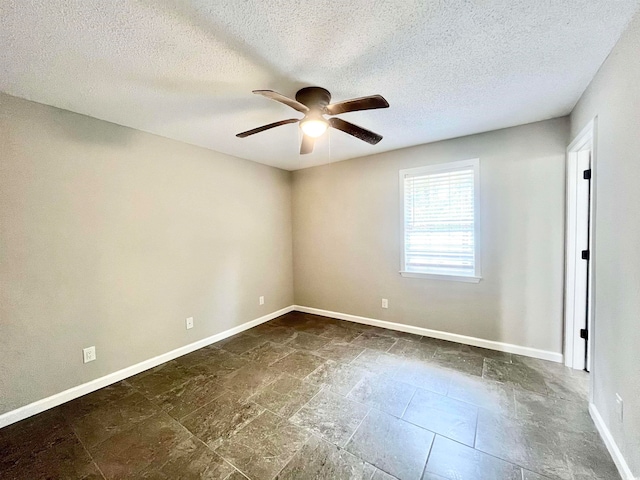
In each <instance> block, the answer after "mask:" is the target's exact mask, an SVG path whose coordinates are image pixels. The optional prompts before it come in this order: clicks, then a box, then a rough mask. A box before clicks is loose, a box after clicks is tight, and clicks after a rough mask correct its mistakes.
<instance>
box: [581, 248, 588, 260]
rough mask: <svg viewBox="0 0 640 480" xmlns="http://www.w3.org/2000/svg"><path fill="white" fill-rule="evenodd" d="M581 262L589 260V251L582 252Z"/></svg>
mask: <svg viewBox="0 0 640 480" xmlns="http://www.w3.org/2000/svg"><path fill="white" fill-rule="evenodd" d="M582 260H589V250H582Z"/></svg>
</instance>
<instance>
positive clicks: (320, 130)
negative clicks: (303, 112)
mask: <svg viewBox="0 0 640 480" xmlns="http://www.w3.org/2000/svg"><path fill="white" fill-rule="evenodd" d="M328 127H329V124H328V123H327V121H326V120H325V119H324V118H322V117H316V118H309V119H307V118H305V119H304V120H302V121H301V122H300V128H301V129H302V131H303V132H304V134H305V135H307V136H309V137H312V138H318V137H321V136H322V135H323V134H324V132H326V131H327V128H328Z"/></svg>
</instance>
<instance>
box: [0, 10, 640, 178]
mask: <svg viewBox="0 0 640 480" xmlns="http://www.w3.org/2000/svg"><path fill="white" fill-rule="evenodd" d="M639 3H640V0H392V1H380V0H378V1H373V0H350V1H335V0H334V1H332V0H315V1H305V0H225V1H216V0H138V1H135V0H112V1H108V2H105V1H100V0H93V1H92V0H30V1H28V2H27V1H24V0H0V12H1V16H2V28H1V29H0V90H1V91H4V92H6V93H9V94H11V95H15V96H18V97H23V98H26V99H29V100H33V101H36V102H40V103H44V104H48V105H53V106H56V107H60V108H63V109H67V110H71V111H74V112H78V113H83V114H86V115H90V116H93V117H96V118H100V119H103V120H107V121H110V122H114V123H117V124H120V125H126V126H129V127H133V128H136V129H139V130H143V131H147V132H152V133H155V134H157V135H161V136H164V137H169V138H173V139H176V140H180V141H183V142H187V143H191V144H195V145H200V146H203V147H206V148H210V149H212V150H216V151H219V152H224V153H227V154H231V155H235V156H237V157H241V158H246V159H250V160H254V161H256V162H260V163H265V164H268V165H273V166H277V167H280V168H284V169H288V170H295V169H298V168H304V167H308V166H311V165H318V164H323V163H329V162H334V161H339V160H344V159H347V158H353V157H358V156H362V155H369V154H372V153H378V152H383V151H388V150H394V149H397V148H402V147H407V146H411V145H417V144H422V143H428V142H432V141H435V140H441V139H445V138H453V137H458V136H462V135H468V134H473V133H478V132H483V131H489V130H494V129H498V128H504V127H509V126H513V125H520V124H524V123H529V122H534V121H538V120H543V119H548V118H553V117H558V116H562V115H565V114H568V113H569V112H570V111H571V110H572V108H573V106H574V105H575V103H576V102H577V100H578V99H579V97H580V95H581V94H582V92H583V91H584V90H585V88H586V87H587V85H588V84H589V82H590V80H591V79H592V78H593V76H594V74H595V73H596V71H597V69H598V68H599V66H600V65H601V64H602V62H603V61H604V59H605V58H606V56H607V55H608V54H609V52H610V51H611V49H612V47H613V45H614V44H615V42H616V41H617V39H618V37H619V36H620V34H621V33H622V31H623V30H624V27H625V26H626V24H627V23H628V21H629V20H630V19H631V17H632V15H633V13H634V12H635V11H636V10H637V8H638V6H639ZM308 85H319V86H322V87H325V88H327V89H328V90H330V91H331V93H332V95H333V99H334V101H338V100H344V99H347V98H352V97H359V96H365V95H371V94H381V95H383V96H384V97H385V98H386V99H387V100H388V101H389V103H390V104H391V107H390V108H389V109H385V110H374V111H365V112H354V113H347V114H343V115H342V118H344V119H346V120H349V121H352V122H354V123H356V124H359V125H361V126H363V127H365V128H369V129H371V130H374V131H376V132H378V133H380V134H382V135H383V136H384V139H383V140H382V141H381V142H380V143H379V144H378V145H376V146H371V145H369V144H367V143H364V142H362V141H359V140H357V139H355V138H353V137H350V136H348V135H346V134H344V133H342V132H340V131H337V130H332V131H331V132H330V134H329V135H325V136H324V137H322V139H321V140H319V141H318V142H317V143H316V149H315V151H314V153H313V154H311V155H304V156H301V155H299V153H298V151H299V142H300V132H299V128H298V126H297V124H290V125H286V126H283V127H279V128H276V129H273V130H269V131H268V132H263V133H260V134H257V135H254V136H252V137H249V138H245V139H239V138H236V137H235V134H236V133H238V132H241V131H244V130H248V129H250V128H253V127H256V126H259V125H262V124H265V123H271V122H274V121H277V120H281V119H285V118H292V117H297V116H301V115H300V114H298V113H297V112H295V111H294V110H292V109H290V108H288V107H286V106H284V105H281V104H278V103H276V102H274V101H270V100H268V99H266V98H263V97H259V96H256V95H252V94H251V90H254V89H273V90H276V91H278V92H280V93H283V94H285V95H289V96H294V95H295V92H296V90H298V89H299V88H301V87H303V86H308Z"/></svg>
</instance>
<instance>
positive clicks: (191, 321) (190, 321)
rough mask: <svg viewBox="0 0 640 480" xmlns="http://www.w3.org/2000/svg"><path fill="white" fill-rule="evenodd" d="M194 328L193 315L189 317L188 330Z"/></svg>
mask: <svg viewBox="0 0 640 480" xmlns="http://www.w3.org/2000/svg"><path fill="white" fill-rule="evenodd" d="M190 328H193V317H189V318H187V330H189V329H190Z"/></svg>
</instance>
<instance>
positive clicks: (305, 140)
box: [300, 135, 316, 155]
mask: <svg viewBox="0 0 640 480" xmlns="http://www.w3.org/2000/svg"><path fill="white" fill-rule="evenodd" d="M315 142H316V139H315V138H313V137H310V136H309V135H302V143H301V144H300V155H306V154H307V153H311V152H313V145H314V144H315Z"/></svg>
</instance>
